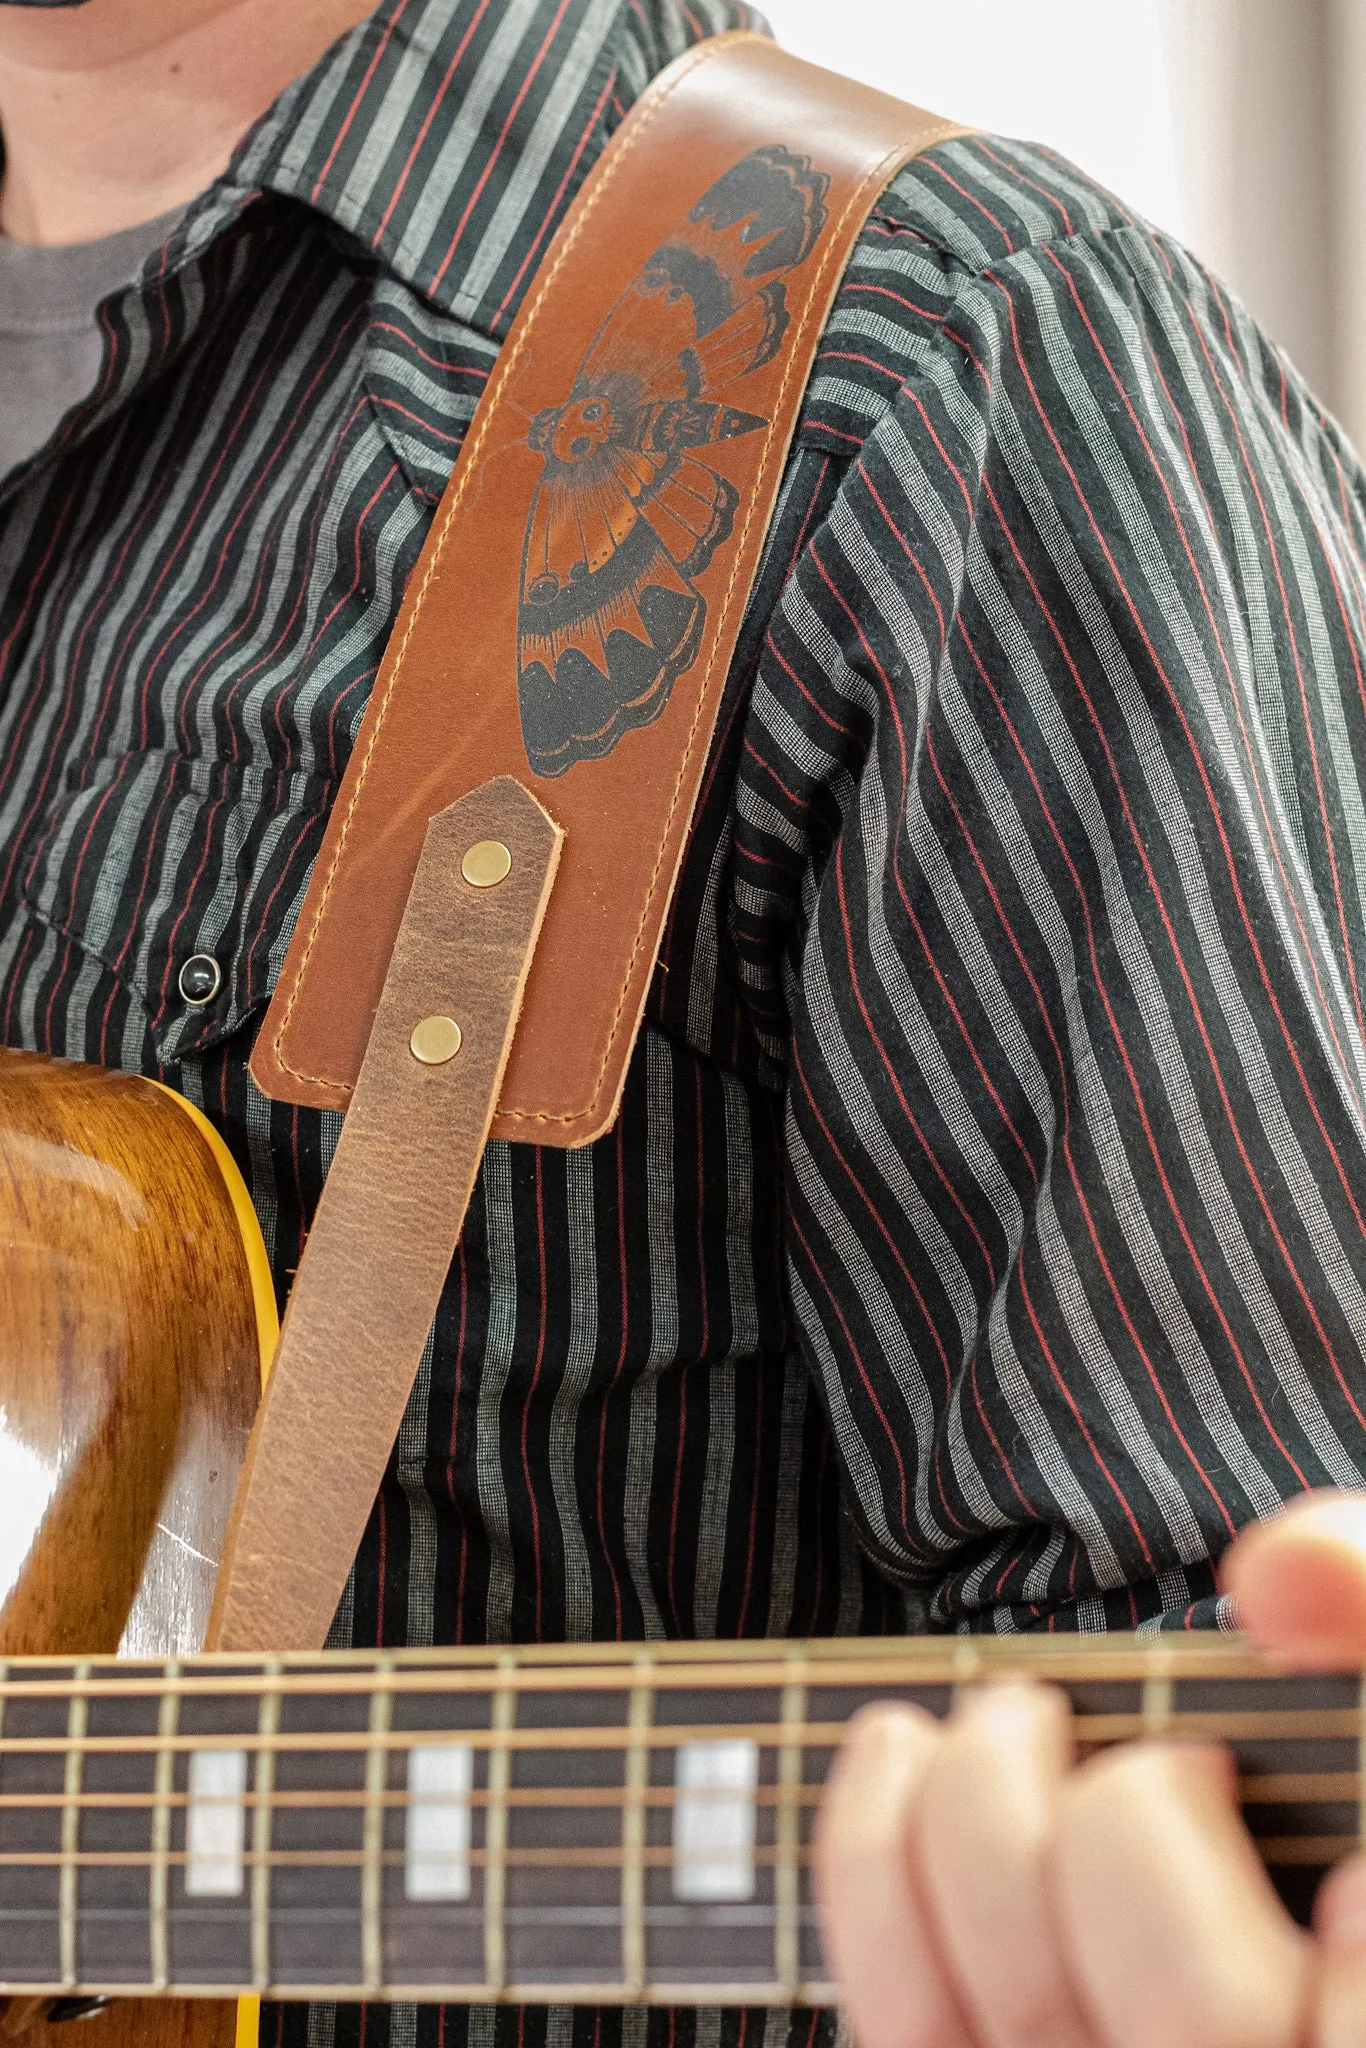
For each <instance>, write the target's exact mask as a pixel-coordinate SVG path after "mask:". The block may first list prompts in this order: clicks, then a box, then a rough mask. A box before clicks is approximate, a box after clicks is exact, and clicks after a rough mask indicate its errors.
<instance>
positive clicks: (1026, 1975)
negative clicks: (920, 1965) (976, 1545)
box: [913, 1685, 1094, 2048]
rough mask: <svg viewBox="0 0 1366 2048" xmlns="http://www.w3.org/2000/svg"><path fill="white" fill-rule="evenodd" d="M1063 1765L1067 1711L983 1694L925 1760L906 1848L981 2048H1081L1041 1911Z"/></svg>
mask: <svg viewBox="0 0 1366 2048" xmlns="http://www.w3.org/2000/svg"><path fill="white" fill-rule="evenodd" d="M1071 1760H1072V1739H1071V1719H1070V1715H1069V1712H1068V1707H1067V1702H1066V1700H1065V1699H1064V1698H1063V1696H1062V1694H1061V1693H1058V1692H1054V1691H1053V1690H1052V1689H1051V1688H1048V1687H1044V1686H1032V1685H999V1686H988V1687H986V1688H985V1689H984V1690H983V1691H981V1692H979V1693H977V1694H975V1695H973V1696H972V1697H971V1698H970V1699H969V1701H968V1702H967V1703H966V1705H965V1706H964V1707H963V1708H961V1709H960V1710H959V1712H958V1713H957V1714H956V1715H955V1717H954V1719H953V1721H952V1722H950V1724H949V1727H948V1729H947V1731H946V1733H945V1736H944V1739H943V1741H942V1742H941V1743H940V1744H939V1746H938V1747H937V1749H936V1750H935V1751H934V1753H933V1755H932V1756H931V1758H930V1761H929V1765H928V1768H927V1770H926V1774H925V1783H924V1787H923V1790H922V1792H921V1795H920V1804H919V1809H918V1812H917V1816H916V1821H915V1827H914V1835H913V1839H914V1842H915V1847H916V1851H917V1854H918V1858H919V1865H920V1873H921V1875H920V1888H921V1891H922V1894H923V1896H924V1897H925V1898H926V1900H927V1901H928V1902H929V1905H930V1908H931V1912H932V1914H933V1921H934V1931H935V1934H936V1937H937V1941H938V1946H939V1948H940V1950H941V1952H942V1953H943V1954H944V1956H945V1957H946V1958H947V1960H948V1962H949V1965H950V1968H951V1971H952V1974H953V1977H954V1979H955V1981H956V1984H957V1988H958V1992H959V1996H960V1998H961V2000H962V2002H963V2004H964V2005H965V2006H966V2007H967V2009H968V2012H969V2014H970V2016H971V2018H972V2021H973V2023H974V2025H975V2027H976V2031H977V2033H978V2035H979V2036H980V2038H981V2040H982V2041H983V2042H984V2043H985V2044H987V2048H1091V2044H1092V2043H1093V2041H1094V2036H1093V2034H1092V2032H1091V2030H1090V2028H1089V2026H1088V2025H1087V2024H1086V2022H1085V2020H1084V2019H1083V2016H1082V2013H1081V2009H1080V2007H1079V2005H1078V2003H1077V1999H1076V1996H1075V1993H1074V1991H1073V1989H1072V1985H1071V1983H1070V1981H1069V1979H1068V1975H1067V1967H1066V1963H1065V1960H1064V1952H1063V1945H1062V1940H1061V1937H1060V1934H1059V1931H1058V1929H1057V1926H1056V1924H1055V1919H1054V1913H1053V1907H1052V1899H1051V1873H1050V1870H1049V1856H1050V1850H1051V1838H1052V1832H1053V1824H1054V1816H1055V1810H1056V1804H1057V1795H1058V1789H1059V1786H1060V1785H1061V1783H1062V1780H1063V1777H1064V1776H1065V1774H1066V1772H1067V1770H1068V1768H1069V1766H1070V1764H1071Z"/></svg>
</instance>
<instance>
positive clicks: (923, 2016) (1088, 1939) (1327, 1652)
mask: <svg viewBox="0 0 1366 2048" xmlns="http://www.w3.org/2000/svg"><path fill="white" fill-rule="evenodd" d="M1224 1584H1225V1586H1226V1588H1227V1590H1228V1591H1230V1592H1232V1593H1233V1594H1234V1595H1235V1597H1236V1600H1237V1603H1238V1611H1239V1617H1240V1620H1241V1621H1242V1623H1243V1625H1244V1626H1245V1627H1246V1628H1247V1629H1248V1630H1249V1632H1250V1633H1252V1634H1253V1635H1254V1636H1256V1637H1257V1638H1258V1639H1259V1640H1260V1641H1261V1642H1263V1643H1265V1644H1266V1645H1268V1646H1269V1647H1272V1648H1275V1649H1277V1650H1279V1651H1282V1652H1284V1653H1285V1654H1287V1655H1289V1656H1291V1657H1293V1658H1294V1659H1295V1660H1296V1661H1297V1662H1298V1663H1300V1664H1301V1665H1302V1666H1303V1667H1304V1668H1325V1667H1331V1666H1334V1665H1339V1666H1343V1665H1346V1666H1350V1665H1353V1664H1359V1663H1366V1494H1331V1495H1318V1496H1316V1497H1314V1498H1311V1499H1308V1500H1304V1501H1301V1502H1298V1503H1296V1505H1295V1506H1294V1507H1292V1508H1290V1509H1288V1510H1287V1511H1286V1512H1285V1513H1284V1514H1282V1515H1279V1516H1277V1517H1276V1518H1275V1519H1274V1520H1273V1521H1270V1522H1265V1523H1261V1524H1258V1525H1256V1526H1255V1527H1254V1528H1252V1529H1250V1530H1248V1531H1247V1532H1245V1534H1244V1535H1243V1536H1241V1537H1240V1538H1239V1540H1238V1542H1237V1543H1236V1544H1235V1545H1234V1546H1233V1548H1232V1549H1231V1550H1230V1552H1229V1554H1228V1557H1227V1558H1226V1559H1225V1563H1224ZM816 1880H817V1889H818V1894H819V1898H820V1902H821V1910H822V1924H823V1937H824V1941H825V1946H826V1954H827V1957H828V1959H829V1961H830V1964H831V1967H832V1971H833V1974H834V1976H835V1977H836V1979H837V1981H838V1983H839V1985H840V1987H841V1994H842V2000H843V2004H844V2009H845V2012H846V2015H847V2017H848V2019H849V2022H850V2025H851V2027H852V2030H853V2035H854V2040H855V2043H856V2044H857V2048H1366V1859H1360V1858H1357V1859H1353V1860H1352V1861H1351V1862H1349V1863H1347V1864H1344V1865H1343V1866H1341V1868H1340V1869H1339V1870H1337V1871H1336V1872H1335V1873H1334V1874H1333V1876H1332V1877H1331V1878H1330V1879H1329V1880H1328V1881H1327V1883H1326V1884H1325V1885H1324V1886H1323V1888H1322V1890H1321V1892H1320V1895H1319V1900H1318V1902H1317V1906H1316V1911H1315V1931H1314V1934H1313V1935H1312V1937H1311V1936H1308V1935H1305V1934H1304V1933H1302V1932H1301V1930H1300V1929H1298V1928H1297V1927H1295V1926H1294V1924H1293V1923H1292V1922H1291V1920H1290V1919H1289V1917H1288V1915H1287V1914H1286V1913H1285V1911H1284V1909H1283V1908H1282V1906H1281V1905H1280V1902H1279V1900H1278V1899H1277V1898H1276V1896H1275V1893H1274V1892H1273V1891H1272V1888H1271V1885H1270V1882H1269V1880H1268V1878H1267V1876H1266V1874H1265V1871H1264V1870H1263V1868H1262V1865H1261V1863H1260V1861H1259V1859H1258V1857H1257V1854H1256V1851H1255V1850H1254V1848H1253V1846H1252V1843H1251V1840H1250V1838H1249V1837H1248V1835H1247V1833H1246V1832H1245V1830H1244V1828H1243V1826H1242V1822H1241V1820H1240V1819H1239V1817H1238V1810H1237V1802H1236V1788H1235V1783H1234V1775H1233V1770H1232V1766H1231V1763H1230V1761H1229V1759H1228V1757H1227V1756H1226V1755H1225V1753H1224V1752H1222V1751H1221V1750H1217V1749H1211V1748H1207V1747H1204V1746H1199V1745H1195V1744H1189V1743H1177V1742H1172V1743H1153V1742H1139V1743H1128V1744H1123V1745H1121V1746H1119V1747H1117V1748H1115V1749H1111V1750H1107V1751H1104V1752H1102V1753H1101V1754H1100V1755H1098V1756H1095V1757H1093V1758H1091V1759H1090V1760H1089V1761H1087V1762H1085V1763H1083V1764H1081V1765H1077V1764H1075V1763H1074V1761H1073V1758H1072V1754H1071V1748H1070V1743H1069V1739H1068V1732H1067V1711H1066V1704H1065V1702H1064V1701H1063V1699H1062V1697H1061V1695H1060V1694H1057V1693H1055V1692H1053V1691H1051V1690H1050V1689H1049V1688H1047V1687H1044V1686H1030V1685H1023V1684H1013V1683H1012V1684H1003V1685H999V1686H989V1687H986V1688H984V1689H982V1690H981V1691H979V1692H977V1693H975V1694H974V1695H973V1696H972V1697H971V1698H970V1700H969V1701H968V1703H967V1704H966V1705H965V1706H964V1707H963V1708H961V1709H960V1710H959V1712H958V1713H957V1714H955V1716H954V1717H953V1719H952V1720H951V1721H950V1722H949V1723H948V1724H947V1725H944V1724H941V1723H938V1722H936V1721H934V1720H932V1719H931V1718H930V1717H929V1716H928V1715H922V1714H919V1713H916V1712H913V1711H910V1710H907V1709H904V1708H900V1707H890V1706H889V1707H877V1708H872V1709H870V1710H868V1711H867V1712H865V1713H863V1714H861V1715H860V1716H859V1717H858V1718H857V1720H856V1721H855V1722H854V1723H853V1724H852V1725H851V1728H850V1731H849V1736H848V1739H847V1741H846V1743H845V1746H844V1748H843V1750H842V1751H841V1753H840V1757H839V1759H838V1761H837V1764H836V1767H835V1770H834V1773H833V1774H832V1777H831V1780H830V1783H829V1785H828V1787H827V1790H826V1794H825V1798H824V1801H823V1804H822V1808H821V1813H820V1817H819V1821H818V1825H817V1835H816Z"/></svg>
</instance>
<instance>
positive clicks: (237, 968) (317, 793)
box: [23, 752, 334, 1061]
mask: <svg viewBox="0 0 1366 2048" xmlns="http://www.w3.org/2000/svg"><path fill="white" fill-rule="evenodd" d="M333 794H334V785H333V784H332V783H331V782H329V781H328V780H326V779H324V778H323V777H321V776H316V775H305V774H289V773H286V772H283V771H281V770H279V769H273V768H258V767H239V766H237V765H235V764H233V763H229V762H222V761H204V760H194V759H190V758H189V757H187V756H185V755H183V754H171V753H164V752H149V753H138V754H121V755H115V756H110V757H102V758H99V759H94V760H87V761H81V762H78V763H75V764H74V765H73V766H72V768H71V769H70V770H69V771H68V774H67V777H66V781H65V784H64V786H63V789H62V792H61V794H60V795H59V796H58V797H57V799H56V800H55V802H54V803H53V805H52V807H51V809H50V811H49V812H48V814H47V817H46V818H45V820H44V822H43V825H42V827H41V830H40V833H39V836H38V838H37V840H36V841H35V843H34V846H33V849H32V853H31V855H30V857H29V859H28V862H27V865H26V868H25V873H24V881H23V894H24V901H25V903H26V905H27V907H28V909H29V910H30V912H31V913H32V914H33V915H34V916H36V917H38V918H39V919H40V920H41V921H42V922H43V923H45V924H48V925H51V926H52V927H53V928H54V929H55V930H57V931H59V932H61V933H63V934H64V935H65V936H66V937H67V938H68V939H71V940H73V941H74V942H75V943H76V944H77V945H78V946H80V947H81V948H82V950H83V951H84V952H86V953H88V954H90V955H91V956H92V957H93V958H95V959H97V960H100V961H101V962H103V964H104V966H105V967H106V968H108V970H109V971H110V972H111V973H112V974H115V975H117V976H118V978H119V980H120V981H122V982H123V983H124V984H125V985H126V986H127V987H128V988H131V989H132V990H133V991H134V993H135V994H136V995H137V997H138V998H139V1000H140V1002H141V1003H142V1005H143V1007H144V1009H145V1010H146V1012H147V1015H148V1018H149V1020H150V1024H151V1030H152V1036H153V1041H154V1043H155V1046H156V1051H157V1056H158V1058H159V1059H161V1060H165V1061H170V1060H176V1059H181V1058H183V1057H184V1056H185V1055H186V1054H190V1053H199V1052H203V1051H204V1050H206V1049H207V1048H208V1047H209V1046H212V1045H216V1044H217V1043H218V1042H219V1041H220V1040H221V1039H224V1038H227V1037H229V1036H230V1035H231V1034H232V1033H233V1032H234V1031H236V1030H237V1029H238V1028H239V1027H240V1026H241V1025H242V1024H243V1023H244V1022H245V1021H246V1019H247V1018H248V1017H249V1016H250V1015H251V1013H252V1012H253V1011H254V1010H256V1009H258V1008H259V1007H260V1006H261V1004H263V1003H264V1002H265V1001H266V999H267V997H268V996H269V995H270V992H271V990H272V989H273V987H274V985H275V982H276V980H277V979H278V977H279V973H280V968H281V965H282V963H283V960H284V954H285V948H286V947H287V945H288V943H289V937H290V933H291V931H292V929H293V925H294V921H295V918H296V917H297V914H298V907H299V904H300V901H301V899H302V895H303V890H304V885H305V883H306V882H307V879H308V874H309V870H310V869H311V867H312V865H313V862H314V860H315V859H316V858H317V853H318V847H319V845H320V844H321V841H322V835H323V827H324V825H325V823H326V819H327V812H328V808H329V806H330V803H331V800H332V796H333ZM195 954H208V955H210V956H211V957H212V958H213V959H214V960H215V961H217V963H218V966H219V969H220V971H221V976H222V979H221V983H220V986H219V988H218V991H217V993H216V995H215V996H214V998H213V1000H212V1001H211V1002H208V1003H206V1004H204V1005H202V1006H199V1007H197V1006H195V1005H192V1004H190V1003H187V1002H186V1000H185V998H184V996H183V995H182V994H181V991H180V970H181V968H182V967H183V966H184V964H185V962H186V961H187V960H188V959H190V958H191V957H192V956H193V955H195Z"/></svg>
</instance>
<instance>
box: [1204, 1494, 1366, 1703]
mask: <svg viewBox="0 0 1366 2048" xmlns="http://www.w3.org/2000/svg"><path fill="white" fill-rule="evenodd" d="M1221 1579H1222V1583H1223V1586H1224V1589H1225V1591H1227V1592H1229V1593H1232V1594H1233V1596H1234V1598H1235V1600H1236V1601H1237V1604H1238V1616H1239V1620H1240V1622H1241V1624H1242V1626H1243V1627H1244V1628H1245V1629H1247V1630H1248V1631H1249V1633H1250V1634H1252V1635H1254V1636H1256V1637H1257V1638H1258V1640H1259V1641H1260V1642H1263V1643H1265V1644H1267V1646H1268V1647H1269V1648H1271V1649H1275V1650H1280V1651H1283V1652H1284V1653H1285V1654H1286V1655H1287V1656H1291V1657H1293V1658H1294V1659H1295V1661H1296V1663H1297V1664H1300V1665H1301V1666H1304V1667H1312V1668H1315V1669H1319V1670H1322V1669H1325V1668H1332V1667H1333V1666H1335V1665H1351V1664H1355V1663H1358V1662H1359V1661H1360V1660H1361V1658H1362V1657H1364V1656H1366V1494H1363V1493H1319V1494H1310V1495H1308V1496H1307V1497H1306V1498H1305V1499H1303V1500H1298V1501H1295V1502H1294V1503H1293V1504H1292V1505H1291V1506H1290V1507H1288V1508H1286V1509H1285V1510H1284V1511H1283V1512H1282V1513H1281V1514H1279V1515H1274V1516H1273V1517H1272V1518H1271V1520H1270V1521H1267V1522H1254V1523H1253V1524H1252V1526H1251V1527H1250V1528H1248V1529H1245V1530H1244V1531H1243V1533H1242V1535H1241V1536H1240V1537H1239V1538H1238V1540H1237V1542H1236V1543H1235V1544H1234V1545H1233V1547H1232V1548H1231V1549H1230V1550H1229V1552H1228V1554H1227V1556H1226V1557H1225V1559H1224V1563H1223V1569H1222V1572H1221Z"/></svg>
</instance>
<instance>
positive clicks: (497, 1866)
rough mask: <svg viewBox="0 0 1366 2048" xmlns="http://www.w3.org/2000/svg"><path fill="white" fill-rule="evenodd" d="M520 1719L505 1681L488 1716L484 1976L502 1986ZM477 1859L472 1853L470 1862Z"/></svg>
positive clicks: (507, 1660) (510, 1660)
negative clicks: (510, 1802) (514, 1739)
mask: <svg viewBox="0 0 1366 2048" xmlns="http://www.w3.org/2000/svg"><path fill="white" fill-rule="evenodd" d="M516 1661H517V1660H516V1658H515V1657H513V1656H511V1655H509V1656H506V1657H504V1658H502V1659H500V1669H505V1670H506V1671H507V1672H508V1673H509V1675H510V1674H511V1673H512V1671H513V1670H514V1669H515V1668H516ZM516 1719H517V1694H516V1692H515V1691H514V1689H513V1687H512V1686H511V1685H510V1684H505V1685H503V1686H502V1687H500V1688H499V1690H498V1691H496V1692H495V1693H494V1695H493V1701H492V1710H491V1714H490V1720H491V1723H492V1727H491V1730H490V1741H491V1744H492V1746H491V1747H490V1749H489V1757H488V1794H489V1796H488V1804H487V1806H486V1808H485V1810H484V1853H483V1864H484V1977H485V1980H486V1982H487V1983H489V1984H491V1985H494V1986H496V1987H497V1989H498V1990H499V1991H501V1990H502V1988H503V1985H504V1983H505V1981H506V1978H507V1927H506V1924H505V1922H504V1918H503V1915H504V1910H505V1908H506V1905H507V1861H508V1809H507V1800H506V1797H505V1796H504V1795H505V1794H506V1793H507V1791H508V1789H509V1787H510V1786H511V1783H512V1751H511V1749H510V1747H509V1737H510V1735H511V1733H512V1731H513V1728H514V1726H515V1723H516ZM478 1861H479V1857H478V1853H477V1852H473V1853H471V1856H470V1862H471V1863H476V1862H478Z"/></svg>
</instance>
